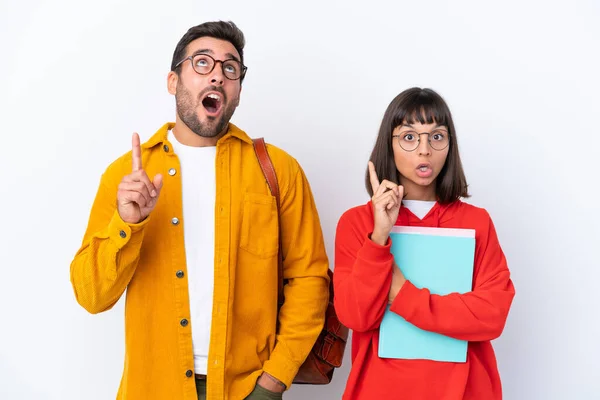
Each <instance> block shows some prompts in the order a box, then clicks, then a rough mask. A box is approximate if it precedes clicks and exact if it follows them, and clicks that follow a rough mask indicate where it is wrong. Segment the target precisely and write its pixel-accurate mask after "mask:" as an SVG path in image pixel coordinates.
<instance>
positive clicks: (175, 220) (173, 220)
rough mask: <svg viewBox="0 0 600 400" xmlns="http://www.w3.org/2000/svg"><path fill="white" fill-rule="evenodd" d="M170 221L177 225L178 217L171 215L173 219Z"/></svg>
mask: <svg viewBox="0 0 600 400" xmlns="http://www.w3.org/2000/svg"><path fill="white" fill-rule="evenodd" d="M171 223H172V224H173V225H179V218H177V217H173V219H171Z"/></svg>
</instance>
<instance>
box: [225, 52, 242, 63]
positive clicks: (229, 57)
mask: <svg viewBox="0 0 600 400" xmlns="http://www.w3.org/2000/svg"><path fill="white" fill-rule="evenodd" d="M225 55H226V56H227V57H228V59H233V60H235V61H237V62H241V61H240V60H239V58H237V57H236V56H234V55H233V54H231V53H227V54H225Z"/></svg>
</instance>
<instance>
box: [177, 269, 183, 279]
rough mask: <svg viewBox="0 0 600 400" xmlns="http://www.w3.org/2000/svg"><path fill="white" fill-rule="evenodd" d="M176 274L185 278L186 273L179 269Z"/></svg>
mask: <svg viewBox="0 0 600 400" xmlns="http://www.w3.org/2000/svg"><path fill="white" fill-rule="evenodd" d="M175 275H177V277H178V278H183V275H184V274H183V271H181V270H179V271H177V273H176V274H175Z"/></svg>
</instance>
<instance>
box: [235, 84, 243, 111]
mask: <svg viewBox="0 0 600 400" xmlns="http://www.w3.org/2000/svg"><path fill="white" fill-rule="evenodd" d="M241 98H242V85H240V91H239V93H238V97H237V101H236V102H235V106H236V107H237V106H239V105H240V99H241Z"/></svg>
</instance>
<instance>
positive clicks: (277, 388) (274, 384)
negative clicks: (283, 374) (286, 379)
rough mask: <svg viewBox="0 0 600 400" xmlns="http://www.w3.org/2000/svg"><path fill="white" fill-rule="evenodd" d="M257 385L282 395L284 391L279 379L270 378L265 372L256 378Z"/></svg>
mask: <svg viewBox="0 0 600 400" xmlns="http://www.w3.org/2000/svg"><path fill="white" fill-rule="evenodd" d="M257 384H258V385H259V386H261V387H263V388H265V389H267V390H269V391H271V392H276V393H282V392H284V391H285V389H286V386H285V384H284V383H283V382H281V381H280V380H279V379H277V378H275V377H273V376H271V375H270V374H268V373H267V372H263V373H262V374H261V376H260V377H259V378H258V381H257Z"/></svg>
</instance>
